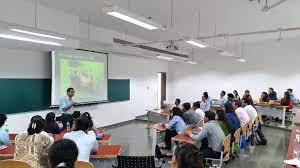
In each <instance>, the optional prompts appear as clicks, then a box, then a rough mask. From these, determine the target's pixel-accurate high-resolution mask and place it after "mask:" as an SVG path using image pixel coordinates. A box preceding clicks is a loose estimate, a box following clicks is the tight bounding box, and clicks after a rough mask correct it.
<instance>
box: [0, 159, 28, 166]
mask: <svg viewBox="0 0 300 168" xmlns="http://www.w3.org/2000/svg"><path fill="white" fill-rule="evenodd" d="M0 165H1V166H0V167H1V168H31V166H30V165H29V164H28V163H26V162H23V161H18V160H2V161H0Z"/></svg>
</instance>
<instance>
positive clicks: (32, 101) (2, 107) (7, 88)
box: [0, 79, 51, 114]
mask: <svg viewBox="0 0 300 168" xmlns="http://www.w3.org/2000/svg"><path fill="white" fill-rule="evenodd" d="M0 93H1V96H0V103H1V104H0V112H1V113H5V114H11V113H18V112H26V111H36V110H44V109H48V108H49V107H50V104H51V79H0Z"/></svg>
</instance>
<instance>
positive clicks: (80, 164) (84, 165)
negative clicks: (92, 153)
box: [75, 161, 94, 168]
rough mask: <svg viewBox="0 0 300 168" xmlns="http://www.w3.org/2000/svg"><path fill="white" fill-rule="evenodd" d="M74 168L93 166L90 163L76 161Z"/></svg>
mask: <svg viewBox="0 0 300 168" xmlns="http://www.w3.org/2000/svg"><path fill="white" fill-rule="evenodd" d="M75 168H94V165H93V164H92V163H90V162H84V161H76V162H75Z"/></svg>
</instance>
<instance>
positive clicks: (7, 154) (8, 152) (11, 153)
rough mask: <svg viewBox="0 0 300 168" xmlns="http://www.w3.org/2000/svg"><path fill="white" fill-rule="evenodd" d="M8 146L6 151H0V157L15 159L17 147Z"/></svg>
mask: <svg viewBox="0 0 300 168" xmlns="http://www.w3.org/2000/svg"><path fill="white" fill-rule="evenodd" d="M6 146H7V148H6V149H3V150H0V157H9V158H13V157H14V154H15V145H13V144H8V145H6Z"/></svg>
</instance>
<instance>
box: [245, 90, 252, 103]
mask: <svg viewBox="0 0 300 168" xmlns="http://www.w3.org/2000/svg"><path fill="white" fill-rule="evenodd" d="M246 100H248V101H252V102H253V99H252V96H251V95H250V91H249V90H245V94H244V96H243V99H242V101H243V102H245V101H246Z"/></svg>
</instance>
